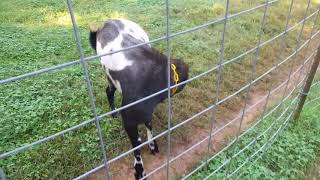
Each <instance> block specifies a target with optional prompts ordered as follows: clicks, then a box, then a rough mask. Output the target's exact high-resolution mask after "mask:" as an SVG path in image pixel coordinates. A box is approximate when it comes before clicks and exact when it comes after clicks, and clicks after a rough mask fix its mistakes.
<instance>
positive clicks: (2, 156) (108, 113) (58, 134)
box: [0, 9, 320, 158]
mask: <svg viewBox="0 0 320 180" xmlns="http://www.w3.org/2000/svg"><path fill="white" fill-rule="evenodd" d="M319 11H320V10H319V9H318V10H316V11H315V12H313V13H312V14H310V15H309V16H308V17H306V19H305V21H306V20H308V19H309V18H311V17H313V16H314V15H316V14H317V13H318V12H319ZM303 22H304V20H301V21H300V22H299V23H297V24H295V25H294V26H292V27H290V28H288V32H289V31H292V30H294V29H295V28H296V27H298V26H299V25H300V24H302V23H303ZM318 33H319V31H317V32H316V33H315V34H314V35H313V36H312V38H311V39H309V40H307V41H306V42H305V43H304V44H303V45H302V46H301V47H300V48H299V49H298V51H300V50H301V49H302V48H303V47H304V46H305V45H306V44H307V43H308V42H309V41H310V40H312V39H313V38H315V37H316V36H317V35H318ZM284 34H285V33H284V32H282V33H280V34H279V35H277V36H275V37H274V38H272V39H270V40H268V41H265V42H264V43H261V45H260V46H263V45H266V44H268V43H270V42H271V40H272V41H273V40H275V39H277V38H279V37H281V36H282V35H284ZM257 48H258V47H255V48H252V49H250V50H249V51H246V52H245V53H243V54H241V55H239V56H237V57H235V58H232V59H230V60H228V61H226V62H224V63H223V64H221V66H225V65H227V64H229V63H231V62H234V61H236V60H238V59H240V58H241V57H243V56H245V55H247V54H249V53H251V52H253V51H254V50H255V49H257ZM295 54H296V52H295V53H293V54H291V55H290V56H289V57H287V58H286V60H285V61H282V63H280V64H279V65H281V64H283V63H285V62H286V61H287V60H288V59H290V58H291V57H293V56H294V55H295ZM84 59H85V58H84ZM79 63H80V61H79ZM219 67H220V66H216V67H214V68H212V69H210V70H208V71H206V72H204V73H201V74H199V75H197V76H194V77H193V78H190V79H188V80H187V81H184V82H181V83H178V84H176V85H173V86H171V87H170V89H172V88H175V87H178V86H180V85H182V84H186V83H188V82H191V81H193V80H195V79H198V78H200V77H202V76H204V75H206V74H208V73H210V72H213V71H215V70H217V69H218V68H219ZM274 69H275V67H273V68H271V69H269V70H268V71H267V72H265V74H263V77H264V76H266V75H267V74H268V73H270V72H271V71H273V70H274ZM263 77H260V78H257V79H256V81H258V80H260V79H262V78H263ZM4 81H6V80H4ZM4 81H3V82H2V81H0V84H4V83H5V82H4ZM256 81H255V82H256ZM246 88H247V85H246V86H244V87H242V88H241V89H239V90H238V91H237V92H236V93H234V94H232V95H230V97H227V98H225V100H224V101H226V100H227V99H229V98H231V97H233V96H235V95H237V94H239V93H240V92H242V91H243V89H246ZM166 91H167V88H166V89H163V90H161V91H159V92H157V93H154V94H152V95H149V96H146V97H144V98H142V99H140V100H138V101H135V102H133V103H130V104H127V105H125V106H122V107H120V108H117V109H115V110H113V111H110V112H107V113H104V114H102V115H99V116H98V118H99V119H101V118H103V117H106V116H109V115H111V114H113V113H117V112H119V111H121V110H123V109H126V108H128V107H131V106H133V105H135V104H138V103H140V102H143V101H145V100H147V99H150V98H152V97H155V96H157V95H159V94H162V93H164V92H166ZM224 101H222V102H220V103H219V104H221V103H223V102H224ZM212 108H213V107H209V108H207V109H206V110H205V111H208V110H210V109H212ZM201 114H202V113H201ZM192 119H193V118H192ZM94 121H95V118H91V119H89V120H86V121H83V122H81V123H79V124H78V125H75V126H73V127H70V128H67V129H65V130H62V131H60V132H58V133H55V134H52V135H50V136H48V137H45V138H43V139H40V140H38V141H35V142H32V143H30V144H26V145H24V146H21V147H18V148H16V149H14V150H12V151H9V152H6V153H3V154H0V158H4V157H6V156H9V155H11V154H14V153H17V152H20V151H22V150H25V149H27V148H30V147H32V146H34V145H37V144H40V143H43V142H45V141H48V140H50V139H53V138H55V137H57V136H61V135H63V134H65V133H67V132H70V131H73V130H75V129H78V128H80V127H82V126H85V125H87V124H89V123H92V122H94ZM189 121H190V120H189ZM187 122H188V121H187ZM182 125H183V124H182ZM179 126H181V125H179ZM179 126H178V127H179ZM178 127H172V128H174V129H175V128H178ZM166 133H167V132H166V131H165V132H163V133H161V134H159V135H158V136H155V137H154V138H155V139H156V137H160V136H163V135H165V134H166ZM153 140H154V139H153ZM147 143H148V142H145V143H143V144H141V145H145V144H147ZM140 147H141V146H140ZM130 152H133V150H132V151H130Z"/></svg>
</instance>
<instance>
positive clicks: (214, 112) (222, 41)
mask: <svg viewBox="0 0 320 180" xmlns="http://www.w3.org/2000/svg"><path fill="white" fill-rule="evenodd" d="M225 11H226V12H225V16H224V23H223V32H222V35H221V42H220V52H219V54H220V55H219V68H218V72H217V73H216V83H215V87H216V89H215V103H214V108H213V110H212V120H211V124H210V132H209V141H208V150H207V153H208V154H209V152H210V147H211V146H212V131H213V124H214V123H215V122H216V111H217V104H218V102H219V94H220V81H221V70H222V63H223V54H224V43H225V41H224V39H225V32H226V29H227V21H228V14H229V0H227V2H226V10H225ZM208 160H209V156H208V158H207V159H206V164H207V165H208Z"/></svg>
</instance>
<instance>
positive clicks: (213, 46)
mask: <svg viewBox="0 0 320 180" xmlns="http://www.w3.org/2000/svg"><path fill="white" fill-rule="evenodd" d="M263 2H264V0H257V1H253V0H232V1H231V2H230V10H229V13H230V14H233V13H237V12H240V11H242V10H245V9H249V8H251V7H254V6H256V5H259V4H262V3H263ZM72 3H73V7H74V11H75V17H76V20H77V24H78V27H79V30H80V38H81V42H82V47H83V48H84V53H85V56H90V55H94V51H93V50H92V49H91V48H90V47H89V42H88V34H89V24H91V23H97V24H101V23H102V22H103V21H104V20H106V19H108V18H120V17H122V18H127V19H130V20H132V21H135V22H137V23H138V24H140V25H141V26H142V27H143V28H144V29H145V30H146V32H147V33H148V34H149V37H150V39H154V38H158V37H161V36H164V35H165V33H166V19H165V1H157V0H122V1H110V0H99V1H89V0H77V1H75V0H74V1H72ZM306 5H307V2H306V1H305V0H296V1H295V3H294V7H293V10H292V17H291V20H290V22H289V25H290V26H293V25H295V24H296V23H298V22H300V21H301V20H302V18H303V14H304V10H305V7H306ZM224 6H225V1H223V0H217V1H204V0H201V1H199V0H183V1H182V0H172V1H171V9H170V13H171V21H170V25H171V29H170V30H171V32H179V31H182V30H186V29H188V28H192V27H194V26H197V25H201V24H203V23H205V22H208V21H212V20H215V19H218V18H221V17H223V14H224V10H225V9H224ZM288 6H289V0H280V1H279V2H276V3H273V4H272V5H270V7H269V11H268V14H267V17H266V23H265V26H264V29H263V36H262V40H263V42H265V41H267V40H269V39H271V38H273V37H275V36H276V35H278V34H280V33H281V32H282V31H283V30H284V25H285V20H286V14H287V9H288ZM317 6H318V5H317V1H312V3H311V7H310V9H309V11H308V13H307V15H310V14H312V13H313V12H314V11H315V10H316V9H317ZM262 14H263V8H260V9H259V10H256V11H251V12H250V13H245V14H242V15H240V16H239V17H234V18H231V19H230V20H229V21H228V24H227V27H228V28H227V31H226V37H225V51H224V54H223V59H224V61H227V60H229V59H232V58H235V57H236V56H238V55H239V54H241V53H244V52H245V51H247V50H249V49H251V48H253V47H255V46H256V44H257V40H258V37H257V34H258V31H259V27H260V19H261V16H262ZM313 21H314V18H310V19H308V20H307V21H306V24H305V28H304V31H303V37H302V40H301V41H303V42H304V41H305V40H306V39H307V38H309V37H308V35H309V33H310V31H311V27H312V25H313ZM316 22H317V25H316V26H317V29H319V25H320V24H319V20H318V21H316ZM222 28H223V23H219V24H218V25H213V26H208V27H206V28H203V29H199V30H196V31H193V32H191V33H187V34H183V35H181V36H176V37H174V38H172V39H171V46H170V48H171V53H172V57H179V58H182V59H184V60H185V62H186V63H187V64H188V65H189V69H190V76H191V77H194V76H196V75H198V74H200V73H202V72H204V71H206V70H208V69H210V68H212V67H214V66H216V65H217V64H218V61H219V49H220V41H221V33H222ZM300 28H301V25H298V26H297V27H296V28H295V29H293V30H292V31H290V32H288V34H287V38H286V42H285V45H286V46H285V49H281V50H279V42H280V41H279V39H275V40H274V41H272V42H270V43H268V44H266V45H265V46H263V47H262V48H261V51H260V54H259V57H258V62H257V73H256V76H259V75H261V74H263V73H264V72H265V71H266V70H267V69H269V68H270V67H271V66H272V64H273V62H274V61H275V60H276V59H277V53H278V52H279V51H283V52H284V53H283V56H284V57H287V56H288V55H289V54H291V53H292V52H293V51H294V48H295V47H296V44H297V41H296V38H297V36H298V32H299V30H300ZM165 45H166V44H165V41H163V42H159V43H154V44H152V46H153V47H155V48H157V49H159V50H160V51H162V52H165V50H166V46H165ZM303 53H307V51H306V50H303V51H302V52H301V53H299V54H298V57H299V56H302V55H303ZM253 57H254V54H253V53H251V54H248V55H246V56H243V57H242V58H240V59H238V60H237V61H235V62H234V63H231V64H228V65H226V66H224V68H223V69H222V82H221V90H220V92H221V93H220V96H219V98H220V99H221V98H224V97H226V96H228V95H230V94H232V93H234V92H235V91H237V90H238V89H240V88H241V87H242V86H244V85H245V84H246V83H247V82H248V81H249V78H250V70H251V66H250V63H251V60H252V58H253ZM76 59H79V53H78V49H77V46H76V42H75V40H74V35H73V29H72V24H71V20H70V17H69V13H68V10H67V7H66V3H65V1H62V0H55V1H52V0H2V1H0V80H4V79H7V78H10V77H12V76H17V75H20V74H24V73H28V72H32V71H35V70H39V69H42V68H46V67H50V66H52V65H57V64H59V63H65V62H69V61H71V60H76ZM87 65H88V70H89V74H90V80H91V84H92V86H93V90H94V97H95V102H96V105H97V110H98V113H99V114H102V113H105V112H108V111H109V110H110V109H109V106H108V103H107V97H106V94H105V87H106V79H105V75H104V73H103V70H102V68H101V65H100V62H99V60H98V59H95V60H92V61H87ZM289 65H290V62H287V63H284V64H283V65H282V66H281V67H280V72H281V73H279V75H278V76H279V77H278V78H276V79H278V80H280V79H281V78H283V77H284V76H285V75H287V74H288V66H289ZM215 77H216V75H215V73H214V72H212V73H209V74H208V75H206V76H204V77H202V78H199V79H197V80H195V81H192V82H190V83H188V84H187V86H186V87H185V89H184V91H183V92H182V93H180V94H178V95H176V96H175V97H174V98H173V99H172V125H175V124H177V123H179V122H182V121H183V120H185V119H187V118H189V117H190V116H192V115H193V114H195V113H197V112H199V111H201V110H203V109H205V108H206V107H208V106H209V105H210V104H212V103H213V102H214V99H213V97H214V96H215V94H214V92H215V91H214V89H215V87H214V84H215ZM269 82H270V77H269V76H267V77H266V78H264V79H262V80H261V81H259V82H258V83H256V84H255V85H254V86H253V89H254V91H263V90H265V89H266V87H267V84H268V83H269ZM243 99H244V93H241V94H239V95H238V96H236V98H232V99H230V100H228V101H226V102H224V103H223V104H222V105H221V106H220V107H219V108H218V111H217V117H218V118H217V119H218V122H219V123H224V119H225V118H227V117H228V115H230V114H232V112H234V111H238V110H239V109H240V108H241V107H242V106H240V104H241V103H242V101H243ZM120 102H121V99H120V96H119V95H116V106H117V107H119V106H120ZM166 107H167V106H166V103H163V104H161V105H159V106H158V108H157V110H156V112H155V113H154V117H153V122H154V128H155V132H156V133H155V134H158V133H160V132H162V131H163V130H165V129H166V119H167V118H166V114H167V112H166V111H167V108H166ZM92 117H93V115H92V107H91V105H90V102H89V97H88V92H87V90H86V84H85V80H84V75H83V72H82V68H81V65H80V64H77V65H74V66H69V67H68V68H64V69H60V70H56V71H53V72H50V73H47V74H42V75H39V76H35V77H32V78H27V79H22V80H19V81H16V82H14V83H8V84H1V85H0V153H4V152H7V151H10V150H12V149H14V148H17V147H20V146H22V145H24V144H27V143H31V142H33V141H35V140H39V139H41V138H43V137H46V136H48V135H50V134H53V133H56V132H59V131H61V130H64V129H66V128H69V127H71V126H74V125H76V124H79V123H81V122H83V121H85V120H88V119H90V118H92ZM210 117H211V113H210V112H208V113H205V114H203V115H201V116H199V117H197V118H195V119H194V120H193V121H192V122H190V123H188V124H187V125H185V126H183V127H182V128H179V129H177V130H175V131H173V132H172V133H173V135H172V143H173V144H175V143H181V142H183V143H188V142H189V141H190V138H191V137H192V134H193V130H194V129H197V128H198V129H199V128H200V129H205V128H209V123H208V122H210ZM100 123H101V127H102V130H103V131H102V132H103V137H104V141H105V142H106V148H107V150H108V157H115V156H116V155H119V154H120V153H121V152H124V151H125V150H127V149H129V147H130V143H129V141H128V139H127V136H126V134H125V132H124V130H123V128H122V125H121V119H120V118H117V119H113V118H111V117H109V116H108V117H105V118H102V119H101V121H100ZM141 134H142V135H143V139H144V140H145V139H146V133H145V129H141ZM193 138H194V137H193ZM165 144H166V140H165V137H163V138H161V139H160V151H163V152H164V151H165V148H164V147H165V146H166V145H165ZM161 146H162V147H163V148H161ZM153 158H157V157H153ZM101 162H102V157H101V148H100V146H99V139H98V136H97V132H96V128H95V124H94V123H90V124H89V125H86V126H84V127H81V128H80V129H77V130H75V131H72V132H70V133H67V134H65V135H63V136H59V137H57V138H55V139H53V140H50V141H48V142H45V143H43V144H41V145H37V146H34V147H32V148H30V149H28V150H26V151H23V152H20V153H18V154H15V155H12V156H9V157H7V158H4V159H0V167H2V168H4V170H5V171H6V174H7V176H8V179H71V178H73V177H77V176H79V175H81V174H83V173H84V172H86V171H89V170H91V169H92V168H94V167H96V166H97V165H100V164H101ZM130 163H131V161H130Z"/></svg>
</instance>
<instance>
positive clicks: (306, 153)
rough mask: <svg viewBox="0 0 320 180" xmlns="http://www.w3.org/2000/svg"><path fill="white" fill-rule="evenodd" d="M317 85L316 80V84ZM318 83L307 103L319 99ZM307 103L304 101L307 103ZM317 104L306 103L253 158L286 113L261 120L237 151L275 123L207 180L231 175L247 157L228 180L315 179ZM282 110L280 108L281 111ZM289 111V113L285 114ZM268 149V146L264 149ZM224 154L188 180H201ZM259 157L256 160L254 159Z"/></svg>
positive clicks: (319, 137)
mask: <svg viewBox="0 0 320 180" xmlns="http://www.w3.org/2000/svg"><path fill="white" fill-rule="evenodd" d="M318 82H320V81H318ZM319 90H320V83H318V85H316V86H314V87H313V88H312V90H311V92H310V96H309V97H308V99H309V100H311V99H314V98H317V97H319V95H320V94H319ZM290 101H292V99H291V100H289V101H288V102H286V106H288V105H289V104H291V102H290ZM307 102H308V101H307ZM317 104H319V101H315V102H313V103H310V104H306V106H305V107H304V110H303V112H302V114H301V117H300V118H299V119H298V120H297V121H295V122H294V123H293V122H289V123H288V127H287V128H285V129H284V128H282V130H280V131H279V132H280V133H279V135H278V136H276V137H277V138H276V139H275V141H274V143H273V144H272V146H269V147H270V148H269V149H268V151H265V153H261V152H260V153H258V154H257V155H256V156H253V154H254V153H255V152H256V151H257V150H259V149H260V148H261V147H263V146H264V144H266V143H269V145H271V144H270V142H272V141H271V140H270V137H272V136H273V134H274V133H275V132H276V130H277V129H279V128H280V127H286V126H284V125H283V124H284V122H285V121H286V119H287V117H288V113H286V115H285V116H283V117H282V118H280V119H279V120H276V119H277V118H278V117H279V114H280V112H281V110H280V111H278V112H276V111H275V112H276V113H273V114H272V115H271V116H270V117H268V118H266V119H264V121H262V123H261V124H259V125H258V126H256V127H255V128H253V129H252V130H251V131H249V133H247V134H246V135H244V136H242V137H241V138H240V139H239V141H238V144H237V145H234V147H233V148H236V151H234V152H238V151H239V150H241V149H242V148H244V147H245V146H246V145H247V144H249V143H250V142H251V141H252V140H253V139H254V138H255V137H257V136H259V135H260V134H261V133H262V132H264V131H266V130H267V128H268V127H269V126H270V125H271V124H272V122H277V123H275V124H274V127H273V128H271V129H270V130H269V131H267V133H265V135H263V136H261V138H258V139H257V141H256V143H254V144H252V145H251V146H249V148H247V149H246V150H244V151H243V152H242V153H240V154H239V156H237V158H234V160H233V161H232V163H230V164H228V165H226V166H225V168H222V169H221V170H220V171H218V172H217V173H216V174H215V175H214V176H212V177H211V178H209V179H221V178H223V177H224V176H225V174H226V173H227V172H229V173H232V172H233V171H235V170H236V169H237V168H238V167H240V165H241V164H242V163H245V162H246V160H247V158H249V157H251V156H253V158H251V159H250V161H248V162H249V163H247V164H246V165H245V166H243V168H242V169H241V170H240V171H238V173H235V174H234V175H233V176H231V179H235V178H240V179H306V178H310V179H312V178H315V176H314V177H312V175H313V174H312V173H313V172H312V171H309V169H312V167H313V166H316V165H314V163H316V162H317V156H319V153H320V152H319V149H320V134H319V131H320V122H319V116H320V113H319V110H320V106H316V105H317ZM282 109H283V108H282ZM289 112H291V111H289ZM267 147H268V146H267ZM228 153H230V152H228V151H225V152H223V153H222V154H220V155H219V156H218V157H217V159H215V160H212V161H211V162H210V163H209V165H208V171H206V170H204V169H203V170H201V171H199V172H198V173H197V174H196V175H195V176H194V177H193V178H192V179H202V178H204V177H206V176H207V175H208V174H210V173H211V172H212V171H214V170H215V169H216V168H218V167H219V166H220V165H221V164H222V163H223V162H224V161H226V159H227V158H229V157H230V156H231V155H232V154H228ZM259 156H261V157H260V159H258V160H257V161H255V160H256V159H257V157H259Z"/></svg>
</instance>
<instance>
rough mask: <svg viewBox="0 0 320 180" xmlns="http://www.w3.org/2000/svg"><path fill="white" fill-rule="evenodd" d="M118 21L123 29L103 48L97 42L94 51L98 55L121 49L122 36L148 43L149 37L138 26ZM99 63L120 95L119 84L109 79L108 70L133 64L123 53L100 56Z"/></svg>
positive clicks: (129, 22)
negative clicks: (126, 35)
mask: <svg viewBox="0 0 320 180" xmlns="http://www.w3.org/2000/svg"><path fill="white" fill-rule="evenodd" d="M119 20H120V21H121V22H122V24H123V25H124V29H123V30H122V31H120V33H119V34H118V36H117V37H116V38H115V39H114V40H113V41H111V42H109V43H108V44H107V45H106V46H105V47H103V48H102V47H101V42H99V41H97V47H96V49H97V54H98V55H100V54H107V53H110V52H112V51H117V50H121V49H123V47H122V45H121V43H122V41H123V36H122V34H130V35H131V36H132V37H134V38H136V39H138V40H141V41H143V42H147V41H149V37H148V35H147V33H146V32H145V31H144V30H143V29H142V28H141V27H140V26H139V25H137V24H136V23H134V22H132V21H129V20H125V19H119ZM130 30H131V31H130ZM149 46H150V45H149ZM100 62H101V64H102V66H104V67H105V68H106V73H107V75H108V77H109V78H110V79H111V81H112V83H113V84H114V85H115V87H116V89H117V90H118V91H119V92H120V93H122V90H121V84H120V82H119V81H117V80H114V79H113V78H112V77H111V75H110V73H109V70H112V71H121V70H123V69H125V68H126V67H128V66H132V64H133V63H134V62H133V61H132V60H130V59H127V58H126V56H125V55H124V54H123V52H118V53H115V54H111V55H106V56H102V57H101V58H100Z"/></svg>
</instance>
